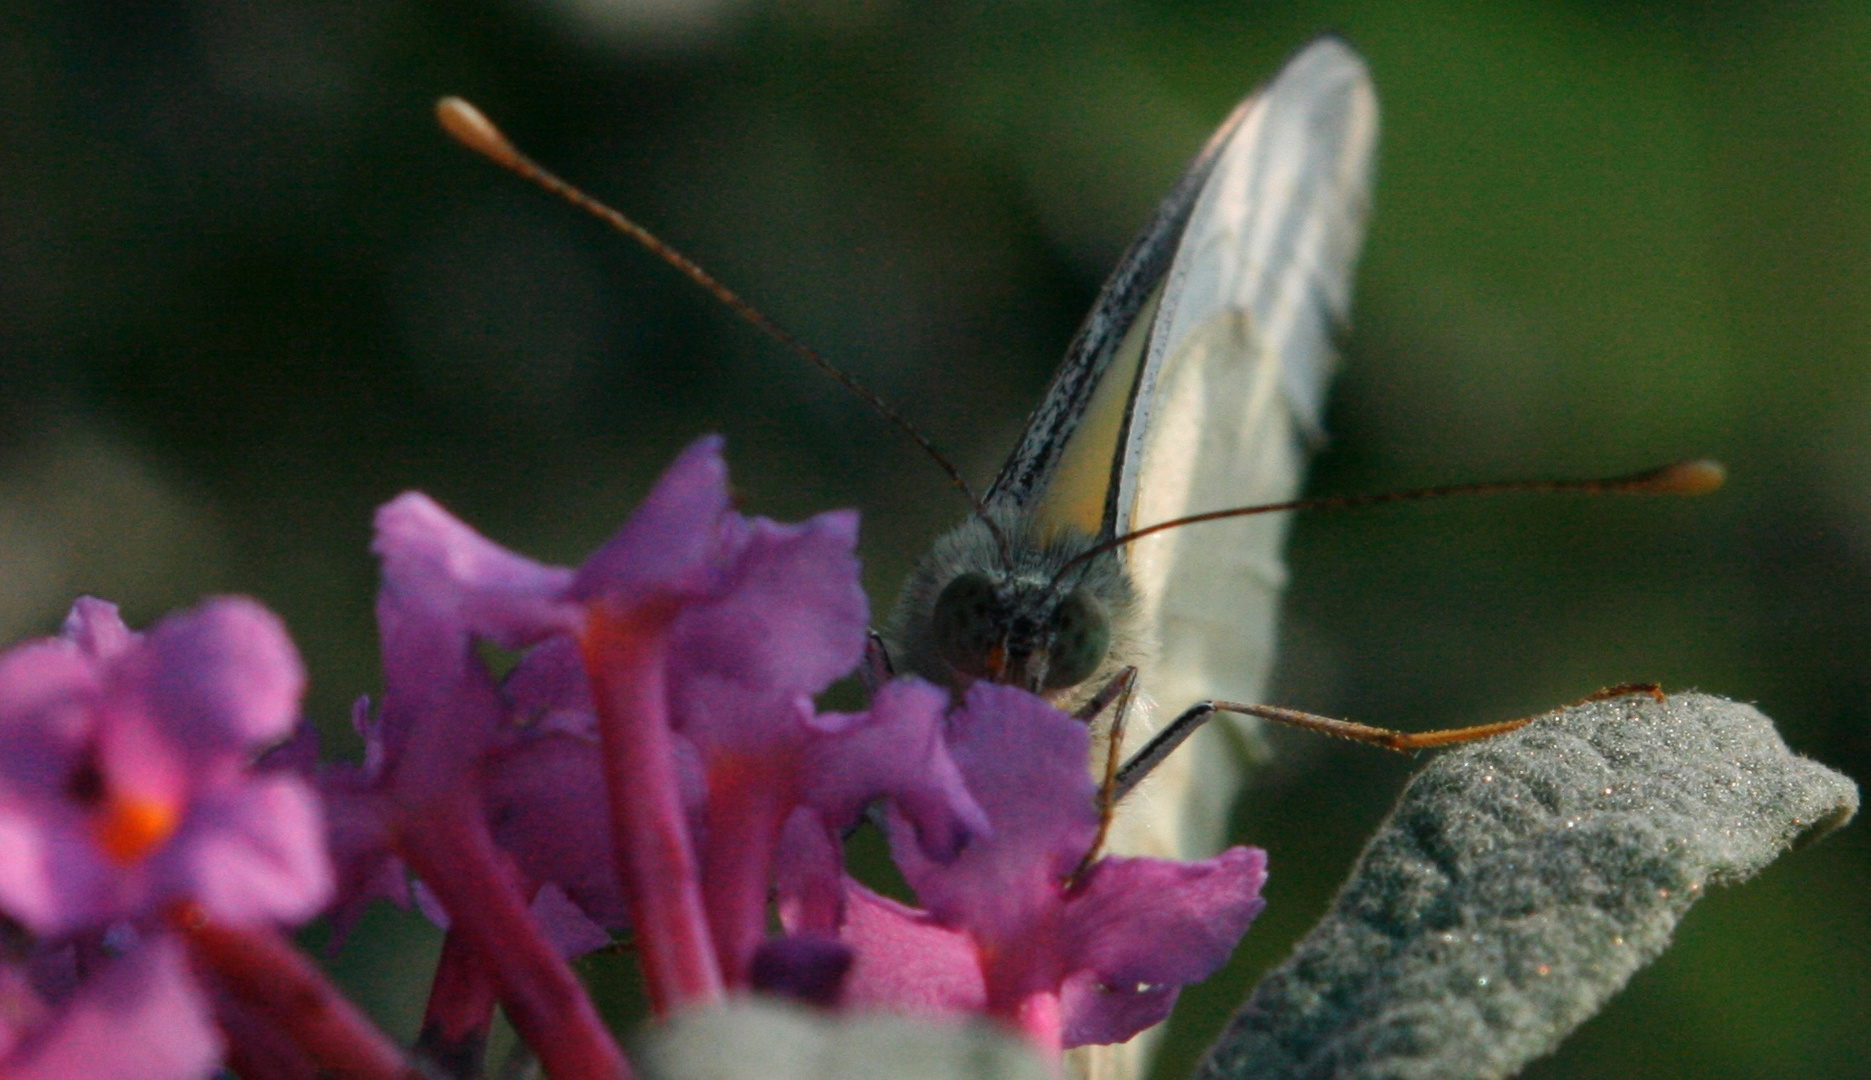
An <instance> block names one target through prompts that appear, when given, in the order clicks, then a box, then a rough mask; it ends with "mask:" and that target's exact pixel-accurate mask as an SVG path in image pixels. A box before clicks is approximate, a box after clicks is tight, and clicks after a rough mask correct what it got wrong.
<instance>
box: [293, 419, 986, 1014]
mask: <svg viewBox="0 0 1871 1080" xmlns="http://www.w3.org/2000/svg"><path fill="white" fill-rule="evenodd" d="M726 478H727V470H726V466H725V464H724V463H723V461H722V459H721V454H720V441H719V440H718V439H704V440H702V441H700V442H698V443H696V444H695V445H693V446H691V447H690V448H689V449H688V450H687V451H685V452H684V453H683V454H682V455H681V456H680V457H679V458H678V459H677V461H676V462H675V464H674V465H672V466H671V467H670V469H669V471H668V473H666V474H665V475H664V477H663V478H662V480H661V481H659V482H658V484H657V485H656V487H655V488H654V489H653V490H652V491H651V493H650V494H649V496H648V497H647V498H646V499H645V500H644V502H643V504H642V506H641V507H640V508H639V509H638V510H637V512H636V513H635V514H634V515H632V517H631V519H630V521H629V522H628V523H627V524H626V525H625V526H624V528H623V529H622V530H620V531H619V532H618V534H617V535H616V536H615V537H613V538H612V539H611V540H610V541H609V542H607V543H606V544H605V545H604V546H602V547H601V548H599V549H598V551H597V552H595V553H594V554H593V555H592V557H591V558H590V559H589V560H587V561H586V563H585V565H584V566H583V567H582V568H580V569H579V570H577V571H576V572H574V571H570V570H563V569H559V568H554V567H548V566H543V565H541V564H538V563H534V562H531V561H530V560H527V559H524V558H522V557H520V556H518V555H514V554H512V553H510V552H507V551H505V550H504V549H501V548H500V547H498V546H497V545H495V544H493V543H491V542H490V541H488V540H486V539H484V538H482V537H481V536H479V535H478V534H476V533H475V532H474V531H473V530H471V529H469V528H468V527H467V526H466V525H464V524H462V523H461V522H459V521H457V520H456V519H454V518H452V517H450V516H449V515H448V514H447V513H446V512H445V511H443V510H442V509H441V508H440V507H438V506H436V505H435V504H434V503H433V502H431V501H429V500H427V499H426V498H424V497H422V496H420V495H415V494H410V495H404V496H402V497H400V498H398V499H397V500H395V501H393V502H391V503H390V504H389V505H387V506H385V507H384V508H383V510H382V511H380V512H379V514H378V536H377V543H376V550H377V552H378V553H379V555H381V556H382V558H383V562H384V587H383V592H382V595H381V598H380V600H379V603H378V613H379V618H380V620H381V621H382V624H383V635H384V659H385V669H386V693H385V699H384V708H383V717H382V724H381V737H380V743H381V747H382V756H381V764H380V766H379V771H380V775H381V778H382V779H381V780H380V781H379V782H377V783H376V784H375V785H374V786H375V787H377V788H379V789H384V790H388V791H390V792H391V793H393V801H394V802H395V803H397V804H398V805H400V806H402V807H404V808H405V809H404V810H403V811H402V812H403V813H405V814H407V813H410V812H412V811H413V809H414V808H417V807H420V806H422V805H424V804H425V801H430V800H433V801H436V803H437V805H447V806H450V807H454V806H459V805H461V804H460V803H459V800H460V798H461V792H462V791H463V790H464V789H472V790H474V791H475V805H478V806H479V807H480V808H481V809H482V810H483V811H485V813H486V814H487V815H488V825H487V828H488V830H489V833H490V835H491V836H492V837H493V838H494V839H495V841H496V842H497V843H498V844H499V845H500V846H501V847H502V848H503V849H505V851H506V852H507V854H508V856H509V857H510V858H511V860H512V862H513V864H514V865H515V866H517V867H518V869H519V870H520V871H521V873H522V874H523V875H524V876H525V877H526V878H527V879H528V881H529V883H530V884H531V885H532V886H533V887H534V888H537V887H538V886H539V885H542V884H545V883H548V882H550V883H552V884H555V885H557V886H558V887H559V888H560V889H562V890H563V892H564V894H565V895H566V897H568V898H570V899H571V900H572V901H573V902H574V903H575V904H576V905H577V906H578V907H579V908H580V909H581V910H582V911H583V912H584V914H585V915H587V916H588V917H590V918H591V919H593V920H595V921H596V922H598V923H599V924H601V925H605V926H616V925H617V924H618V923H619V922H620V921H621V920H622V918H623V909H624V908H625V907H628V908H629V909H630V913H631V918H632V921H633V922H634V923H635V924H636V929H637V939H638V942H639V944H640V945H641V946H643V948H644V950H645V951H644V953H643V957H644V963H645V967H646V970H647V971H648V972H649V973H650V981H651V984H652V989H653V994H661V991H658V990H656V988H657V987H659V986H664V987H668V988H669V990H668V994H667V996H659V998H658V1000H659V1003H660V1004H662V1005H664V1006H673V1005H674V1004H676V1003H679V1002H681V1001H684V1000H695V999H698V998H699V999H706V998H707V997H709V996H710V995H712V994H718V993H719V987H720V986H721V985H722V984H723V983H725V984H726V985H732V986H740V985H745V983H746V980H747V978H748V968H749V965H750V963H751V961H752V959H753V955H754V953H755V951H756V949H757V948H758V947H759V945H760V942H761V941H762V939H763V938H764V937H765V934H766V923H767V915H766V907H767V904H768V898H769V895H770V892H771V890H772V888H773V884H774V877H775V869H774V868H775V859H776V853H777V852H778V851H779V850H780V848H781V845H782V844H785V845H787V846H788V848H789V849H791V848H793V847H797V848H799V849H801V850H802V852H804V854H802V858H805V857H810V858H814V859H816V860H817V865H820V866H821V867H823V866H824V865H826V864H828V863H829V866H830V867H831V871H830V873H829V874H827V873H821V874H819V876H818V877H817V878H814V879H809V880H805V881H802V883H801V888H812V887H813V886H814V883H816V891H817V894H818V895H820V896H823V895H825V894H827V893H828V892H829V893H830V894H832V895H834V896H835V895H836V894H837V892H838V887H837V882H838V880H839V878H838V874H837V861H836V845H837V842H838V835H837V833H838V830H839V829H841V828H844V827H847V826H849V825H850V824H851V823H852V822H854V821H855V820H856V817H857V815H858V814H859V813H860V812H861V811H862V808H863V807H864V806H865V805H866V804H867V803H868V802H870V801H871V800H873V799H876V798H880V797H890V798H893V799H895V800H896V801H897V805H898V806H899V808H900V810H901V812H902V814H903V816H904V820H905V821H906V822H907V823H909V827H912V828H913V829H914V832H915V834H916V836H917V837H918V839H919V842H920V843H922V844H923V845H924V847H925V849H926V853H927V854H928V856H929V857H931V858H933V859H941V858H947V857H951V856H952V855H953V854H954V852H955V851H956V850H958V849H959V847H960V846H961V845H962V843H963V842H964V841H965V840H966V839H967V837H968V836H970V835H972V834H973V833H974V832H976V831H978V830H979V829H981V828H983V827H984V824H985V823H984V819H983V818H982V816H981V814H980V811H979V809H978V808H977V807H975V806H974V804H973V802H972V800H971V799H970V798H969V797H968V795H967V792H966V791H965V789H964V788H963V787H962V784H961V780H960V774H959V772H958V771H957V770H956V769H955V767H954V764H953V763H952V762H950V761H949V760H948V758H947V756H946V750H945V749H944V748H943V745H942V740H941V737H940V725H941V712H942V698H941V695H940V693H939V692H936V691H933V690H928V689H926V688H925V689H923V690H920V691H918V690H910V689H901V690H896V691H892V692H891V693H889V694H886V695H884V696H883V697H882V698H880V701H879V704H878V706H877V707H876V708H873V709H872V710H871V711H869V712H867V713H860V714H855V715H842V714H824V715H821V714H819V713H818V712H817V711H816V709H815V708H814V706H813V701H812V699H813V696H814V695H816V694H817V693H819V692H821V691H822V690H824V689H825V688H826V687H827V686H828V685H830V683H831V682H832V681H833V680H835V679H837V678H838V677H840V676H841V675H843V674H845V673H847V672H849V671H850V670H852V669H853V668H854V667H855V666H856V665H857V663H858V661H859V660H860V659H861V658H862V656H863V653H864V647H865V624H866V619H867V614H868V612H867V607H866V604H865V599H864V594H863V592H862V590H861V588H860V587H859V583H858V565H857V560H856V559H855V557H854V556H853V554H852V549H853V547H854V546H855V542H856V518H855V516H853V515H851V514H848V513H832V514H824V515H820V516H819V517H816V518H813V519H811V520H810V521H807V522H804V523H802V524H799V525H780V524H776V523H774V522H771V521H766V520H763V519H757V518H756V519H750V518H745V517H742V516H741V515H739V514H737V513H735V512H734V511H733V510H732V508H731V504H730V501H729V498H728V493H727V486H726ZM477 641H492V642H494V643H496V644H499V645H501V646H503V647H505V648H509V649H524V650H527V651H526V654H525V656H524V657H523V659H522V660H521V662H520V664H519V665H518V667H517V668H516V669H515V670H514V671H513V672H512V673H511V675H510V676H509V677H508V678H507V680H506V681H505V682H504V683H503V684H496V683H495V681H494V680H493V678H492V677H491V676H490V675H489V674H488V672H487V671H486V669H485V667H484V665H483V664H482V663H481V661H480V659H479V657H478V655H477V653H476V648H475V644H476V642H477ZM366 786H371V785H366ZM328 790H330V789H329V788H328ZM363 800H364V797H363V795H361V794H358V795H355V796H354V797H349V798H348V802H349V804H350V805H356V804H357V803H359V802H361V801H363ZM448 800H455V801H448ZM607 803H608V805H607ZM366 816H368V815H366ZM334 817H335V818H336V819H337V820H340V821H349V820H350V815H349V813H348V810H340V811H335V812H334ZM425 820H428V821H431V822H433V821H434V818H433V817H431V818H429V819H425ZM391 831H392V830H387V829H386V830H384V832H385V835H388V834H389V833H390V832H391ZM352 832H354V833H358V834H360V835H368V830H367V829H364V830H352ZM410 835H411V839H412V842H413V841H414V839H415V834H413V833H412V834H410ZM612 852H616V859H615V860H613V859H612V858H611V855H612ZM366 864H367V861H365V862H358V863H357V865H366ZM435 869H440V867H438V866H436V865H434V864H431V870H435ZM428 872H429V871H425V873H428ZM356 880H357V881H359V882H360V883H361V882H362V881H364V880H365V876H362V875H360V876H358V877H357V878H356ZM828 883H829V884H828ZM430 884H431V886H432V887H434V889H435V895H436V896H437V898H438V899H440V900H441V901H442V902H443V904H444V906H452V905H453V904H454V903H455V902H457V901H451V899H450V897H451V892H452V894H453V895H456V896H457V897H458V899H459V900H465V899H466V898H467V896H468V895H469V892H470V891H471V890H467V889H465V888H459V887H457V886H454V885H450V884H448V883H446V882H436V881H431V882H430ZM464 884H465V883H464ZM626 898H627V902H625V899H626ZM703 969H706V970H707V973H704V971H703ZM711 985H712V986H713V987H714V988H715V989H712V990H711V989H710V986H711Z"/></svg>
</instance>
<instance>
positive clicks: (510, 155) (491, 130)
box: [435, 97, 1006, 547]
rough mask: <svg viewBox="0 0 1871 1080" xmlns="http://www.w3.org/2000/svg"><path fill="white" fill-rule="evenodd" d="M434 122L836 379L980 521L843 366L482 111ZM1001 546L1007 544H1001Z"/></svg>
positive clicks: (457, 109)
mask: <svg viewBox="0 0 1871 1080" xmlns="http://www.w3.org/2000/svg"><path fill="white" fill-rule="evenodd" d="M435 118H436V120H437V121H438V122H440V123H441V125H442V130H443V131H446V132H447V133H448V134H449V135H450V136H451V137H452V138H453V139H454V140H455V141H456V142H458V143H460V144H461V145H463V146H465V147H467V148H468V149H470V150H472V151H474V152H475V153H477V154H480V155H481V156H482V157H484V158H487V159H488V160H489V161H492V162H493V163H494V164H496V165H499V166H500V167H502V168H504V169H506V170H507V171H508V172H511V173H513V174H515V175H517V176H519V177H520V178H522V179H524V180H529V181H531V182H532V183H534V184H536V185H538V186H539V187H541V188H544V189H545V190H546V191H547V192H549V193H551V194H553V195H556V196H558V197H559V198H561V199H564V200H565V201H566V202H569V203H571V204H572V205H573V206H576V207H578V208H579V209H580V210H583V211H585V212H586V213H588V214H590V215H591V216H593V217H595V218H597V219H598V220H600V221H603V222H604V223H605V224H607V225H609V226H611V227H612V228H614V229H616V230H617V231H618V232H621V233H623V234H624V235H625V236H628V237H630V238H631V239H632V240H635V241H636V242H637V243H639V244H642V245H643V246H644V247H645V248H647V249H648V250H649V252H650V254H652V255H655V256H656V257H657V258H659V259H661V260H663V261H664V262H666V263H668V264H669V265H670V266H673V267H675V268H676V270H678V271H679V272H680V273H681V274H682V275H683V276H684V277H686V278H688V279H689V280H690V281H693V282H694V283H695V284H697V285H700V286H701V287H702V288H703V289H706V290H707V291H708V293H709V294H710V295H712V296H713V297H714V298H715V299H717V300H719V301H721V302H722V303H723V304H726V305H727V306H728V309H729V310H731V311H733V312H734V313H735V314H736V315H739V316H740V317H741V318H742V319H744V320H746V321H747V322H748V323H751V324H752V325H753V327H754V328H755V329H757V330H759V331H760V332H761V333H763V334H765V335H767V336H768V337H770V338H772V339H773V340H774V341H777V342H779V343H780V344H781V345H784V346H785V347H787V348H788V349H791V350H792V351H793V352H795V353H797V354H798V355H800V356H802V357H804V358H805V359H806V360H807V361H809V362H811V363H812V364H814V365H816V366H817V367H818V368H819V370H821V371H823V372H825V373H826V374H827V375H830V376H831V377H832V378H834V379H836V380H838V383H839V385H841V386H843V387H844V388H845V389H846V390H849V391H851V392H852V393H853V394H856V395H857V396H858V397H859V398H860V399H861V400H863V402H864V403H865V404H867V405H869V406H870V407H871V408H872V409H874V410H876V411H877V413H878V415H880V416H882V417H883V418H884V419H886V420H888V421H890V422H891V423H892V424H895V425H896V426H897V428H898V430H900V431H902V432H903V433H904V434H905V435H908V436H909V437H910V438H911V439H912V440H913V441H914V442H915V443H916V445H917V446H920V447H922V449H923V452H924V453H926V454H928V455H929V457H930V458H931V459H932V460H934V461H935V463H936V466H937V467H938V468H940V469H941V470H942V471H943V472H944V473H946V474H948V478H949V482H950V483H952V484H954V485H955V487H956V488H957V489H958V490H959V491H960V492H961V493H962V494H963V495H965V496H967V498H968V502H969V503H970V504H971V505H972V506H973V507H974V509H975V513H977V514H981V515H983V517H984V518H985V512H986V505H985V504H984V503H983V502H982V501H981V497H980V496H979V495H976V494H975V490H974V488H973V487H971V486H969V484H968V481H967V479H965V478H964V477H963V476H962V474H961V470H960V469H958V468H956V467H955V463H954V462H952V461H950V460H949V459H948V455H946V454H944V453H942V451H940V450H938V449H936V445H935V443H933V442H931V441H930V439H929V437H928V436H927V435H924V434H923V433H922V432H921V431H920V430H918V429H917V427H916V425H914V424H912V423H910V422H909V420H908V419H906V418H905V417H904V416H903V414H902V413H900V412H898V411H897V410H896V409H895V408H894V407H892V406H891V404H890V403H889V402H887V401H885V400H884V399H883V398H882V397H880V396H878V395H877V393H876V392H874V391H872V390H871V388H870V387H868V386H865V385H864V384H863V383H861V382H859V381H858V380H857V379H856V378H855V377H853V376H852V375H851V374H850V373H849V372H847V371H845V370H844V369H843V368H841V367H839V366H838V365H836V364H834V363H832V362H831V361H830V360H827V359H826V358H825V356H824V354H822V353H820V352H819V351H818V350H817V349H814V348H813V347H812V346H810V345H807V344H806V343H805V342H803V341H801V340H799V339H798V338H797V337H795V336H793V334H792V333H791V332H790V331H788V330H787V329H786V328H785V327H783V326H781V325H780V324H779V323H776V322H774V321H773V320H772V319H770V318H768V317H767V315H766V314H765V313H764V312H762V311H761V310H760V309H759V308H756V307H754V306H753V305H752V304H750V303H748V302H747V301H746V300H744V299H742V298H741V296H740V294H739V293H737V292H735V291H734V290H732V289H730V288H728V287H727V286H726V285H723V284H722V283H721V282H720V281H718V280H716V278H715V276H714V275H713V274H710V273H709V272H708V271H706V270H704V269H702V268H701V267H700V266H699V265H697V264H696V262H695V260H693V259H691V258H689V257H688V256H686V255H684V254H682V253H681V252H680V251H677V250H676V249H675V248H673V247H670V246H669V245H668V244H666V243H664V242H663V241H662V239H661V238H659V237H658V236H657V235H656V234H655V233H652V232H650V231H649V230H648V229H646V228H644V227H643V226H641V225H639V224H637V223H636V222H634V221H632V220H630V219H629V218H627V217H625V216H624V215H623V214H620V213H618V212H617V211H615V210H613V209H611V208H610V207H608V206H606V205H604V204H603V203H601V202H599V201H598V200H596V199H594V198H592V197H591V196H589V195H587V194H585V193H584V192H582V191H580V190H579V189H578V188H576V187H573V186H572V185H571V184H569V183H567V182H566V181H564V180H561V179H559V178H558V177H557V176H555V175H554V174H553V173H552V172H551V171H549V170H547V169H546V168H545V167H544V166H543V165H540V164H539V163H538V162H536V161H534V160H533V159H531V158H529V157H527V156H526V155H525V154H522V153H520V151H519V148H517V147H515V146H514V145H513V143H512V142H511V141H510V140H509V139H508V138H507V136H506V135H505V134H504V133H502V132H501V130H500V129H499V128H497V127H495V126H494V122H493V121H491V120H489V119H488V118H487V117H486V116H485V115H484V114H483V113H482V112H481V110H479V109H477V108H475V107H474V106H473V105H470V104H469V103H468V102H466V101H464V100H463V99H461V98H458V97H445V98H442V99H441V100H440V101H437V102H436V103H435ZM990 527H992V526H990ZM993 531H994V533H995V536H996V537H997V538H998V537H999V536H1000V530H999V529H998V528H994V529H993ZM1001 543H1002V546H1003V547H1004V546H1005V543H1006V541H1005V540H1004V539H1002V540H1001Z"/></svg>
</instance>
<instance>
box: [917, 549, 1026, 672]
mask: <svg viewBox="0 0 1871 1080" xmlns="http://www.w3.org/2000/svg"><path fill="white" fill-rule="evenodd" d="M1006 622H1007V613H1006V610H1005V607H1004V606H1003V605H1002V603H1001V601H1000V598H999V597H998V596H997V595H996V594H995V591H994V583H993V582H992V581H990V580H988V577H987V575H985V574H974V573H968V574H962V575H961V576H960V577H957V578H956V579H955V580H954V581H951V582H949V583H948V585H947V587H945V588H944V589H943V590H942V594H941V595H940V596H938V597H936V602H935V612H934V614H933V615H932V616H931V617H930V623H931V628H932V629H933V630H934V632H935V646H936V652H937V653H939V654H940V655H941V657H942V659H943V660H945V661H947V662H948V665H949V666H950V667H952V668H954V669H955V670H956V671H959V672H961V673H962V674H963V675H969V676H973V677H974V678H977V679H992V678H995V677H996V676H998V675H999V674H1000V670H999V669H1000V666H1001V659H1002V658H1001V657H999V656H998V655H997V654H999V653H1000V652H1001V649H1002V643H1001V639H1002V636H1003V635H1004V634H1005V630H1006Z"/></svg>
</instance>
